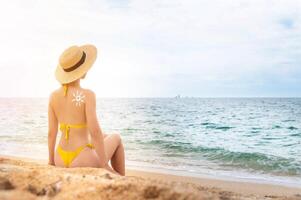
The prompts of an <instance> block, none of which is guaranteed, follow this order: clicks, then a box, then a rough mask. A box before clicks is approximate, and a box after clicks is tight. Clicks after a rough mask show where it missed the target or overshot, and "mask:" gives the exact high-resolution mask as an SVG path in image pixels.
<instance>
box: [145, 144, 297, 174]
mask: <svg viewBox="0 0 301 200" xmlns="http://www.w3.org/2000/svg"><path fill="white" fill-rule="evenodd" d="M142 143H143V144H144V145H156V146H159V147H160V148H161V149H162V150H163V149H164V150H165V151H168V152H173V153H175V154H176V155H179V154H180V153H181V154H182V155H183V156H185V157H186V158H187V155H189V156H190V157H191V159H197V158H205V159H207V160H210V161H212V162H215V163H218V164H219V165H220V166H224V167H232V168H233V167H234V168H241V169H247V170H249V171H257V172H262V173H270V174H274V175H283V176H301V163H300V162H298V161H296V160H295V159H289V158H283V157H280V156H272V155H267V154H263V153H256V152H252V153H249V152H235V151H230V150H227V149H223V148H219V147H205V146H193V145H192V143H190V142H183V141H176V142H174V141H166V140H160V139H157V140H151V141H148V142H142ZM162 153H163V151H162ZM170 155H172V154H170Z"/></svg>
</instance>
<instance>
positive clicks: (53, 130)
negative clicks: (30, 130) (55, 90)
mask: <svg viewBox="0 0 301 200" xmlns="http://www.w3.org/2000/svg"><path fill="white" fill-rule="evenodd" d="M50 102H51V96H50V98H49V104H48V151H49V160H48V164H50V165H54V149H55V141H56V135H57V131H58V121H57V118H56V116H55V113H54V110H53V108H52V106H51V103H50Z"/></svg>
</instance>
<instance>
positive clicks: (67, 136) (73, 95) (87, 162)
mask: <svg viewBox="0 0 301 200" xmlns="http://www.w3.org/2000/svg"><path fill="white" fill-rule="evenodd" d="M96 55H97V49H96V47H94V46H93V45H84V46H72V47H70V48H68V49H66V50H65V51H64V52H63V54H62V55H61V56H60V59H59V64H58V66H57V69H56V72H55V75H56V79H57V80H58V81H59V82H60V83H61V84H62V87H60V88H59V89H57V90H55V91H54V92H52V94H51V95H50V98H49V106H48V121H49V130H48V148H49V164H50V165H55V166H59V167H101V168H105V169H107V170H109V171H111V172H113V173H116V174H120V175H122V176H124V175H125V166H124V165H125V163H124V148H123V144H122V141H121V138H120V135H119V134H109V135H107V134H104V133H103V132H102V130H101V128H100V126H99V123H98V120H97V115H96V98H95V94H94V93H93V92H92V91H91V90H88V89H84V88H81V86H80V79H83V78H85V75H86V73H87V72H88V70H89V69H90V68H91V67H92V65H93V63H94V61H95V59H96ZM58 126H59V127H60V130H61V132H62V136H61V138H60V141H59V144H58V146H57V149H56V151H55V144H56V135H57V132H58ZM109 161H111V166H110V165H109V164H108V163H109Z"/></svg>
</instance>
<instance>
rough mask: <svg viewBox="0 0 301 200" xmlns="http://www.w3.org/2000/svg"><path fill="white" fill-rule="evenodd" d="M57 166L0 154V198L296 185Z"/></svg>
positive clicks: (219, 194) (190, 195) (201, 193)
mask: <svg viewBox="0 0 301 200" xmlns="http://www.w3.org/2000/svg"><path fill="white" fill-rule="evenodd" d="M126 174H127V176H126V177H121V176H116V175H114V174H110V173H109V172H107V171H106V170H103V169H96V168H69V169H66V168H57V167H53V166H49V165H47V164H46V163H45V162H44V161H38V160H31V159H26V158H16V157H7V156H0V199H1V200H2V199H3V200H4V199H21V200H22V199H170V200H173V199H187V200H188V199H223V200H225V199H250V200H252V199H286V200H293V199H296V200H297V199H299V200H301V189H300V188H293V187H284V186H279V185H269V184H259V183H247V182H236V181H225V180H216V179H207V178H192V177H182V176H175V175H167V174H161V173H153V172H144V171H137V170H127V171H126Z"/></svg>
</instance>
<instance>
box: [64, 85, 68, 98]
mask: <svg viewBox="0 0 301 200" xmlns="http://www.w3.org/2000/svg"><path fill="white" fill-rule="evenodd" d="M63 87H64V96H66V95H67V91H68V85H67V84H63Z"/></svg>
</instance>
